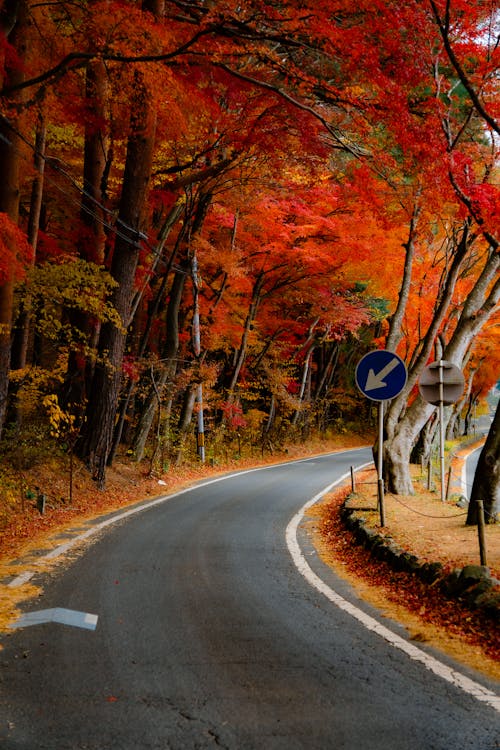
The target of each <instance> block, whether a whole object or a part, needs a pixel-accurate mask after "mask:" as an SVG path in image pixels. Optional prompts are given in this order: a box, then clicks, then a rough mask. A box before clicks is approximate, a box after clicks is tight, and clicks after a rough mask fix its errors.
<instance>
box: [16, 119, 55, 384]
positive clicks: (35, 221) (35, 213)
mask: <svg viewBox="0 0 500 750" xmlns="http://www.w3.org/2000/svg"><path fill="white" fill-rule="evenodd" d="M46 134H47V128H46V125H45V120H44V117H43V115H42V114H41V115H40V117H39V119H38V124H37V129H36V135H35V156H34V160H33V161H34V167H35V172H36V174H35V178H34V180H33V185H32V188H31V200H30V212H29V217H28V242H29V244H30V245H31V247H32V248H33V265H35V262H36V248H37V243H38V231H39V229H40V217H41V214H42V201H43V188H44V172H45V140H46ZM30 324H31V295H30V292H29V289H27V288H25V293H24V294H23V298H22V301H21V303H20V309H19V314H18V316H17V321H16V325H15V330H14V338H13V342H12V355H11V367H12V369H13V370H16V369H21V368H23V367H26V362H27V358H28V343H29V335H30Z"/></svg>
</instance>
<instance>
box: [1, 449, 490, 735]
mask: <svg viewBox="0 0 500 750" xmlns="http://www.w3.org/2000/svg"><path fill="white" fill-rule="evenodd" d="M369 456H370V452H369V451H367V450H358V451H350V452H346V453H342V454H331V455H329V456H322V457H317V458H315V459H310V460H304V461H297V462H291V463H287V464H281V465H278V466H273V467H268V468H265V469H259V470H256V471H249V472H242V473H240V474H237V475H234V476H232V477H227V478H223V479H219V480H215V481H211V482H206V483H203V484H201V485H197V486H196V487H194V488H192V489H190V490H189V491H185V492H182V493H179V494H178V495H175V496H173V497H171V498H169V499H168V500H166V501H165V502H162V503H157V504H155V505H152V506H150V507H149V508H148V509H147V510H143V511H142V512H139V513H137V514H135V515H133V516H131V517H129V518H127V519H126V520H123V521H121V522H120V521H118V522H116V523H114V524H113V525H112V526H111V527H110V528H109V529H107V530H106V533H105V534H104V533H102V534H100V535H99V537H100V538H99V539H98V540H97V541H95V542H94V544H92V545H91V546H90V547H89V548H88V550H87V552H86V553H85V554H84V555H82V556H80V557H79V558H78V559H76V560H75V561H74V562H73V563H72V565H71V566H69V567H67V569H66V570H65V571H64V572H61V573H59V574H58V575H56V576H54V577H53V578H51V579H50V580H45V581H44V586H45V593H44V595H43V597H41V599H39V600H37V601H35V602H31V604H30V609H31V610H33V611H34V610H41V609H49V610H53V609H54V608H67V609H70V610H76V611H78V612H87V613H93V614H96V615H97V616H98V622H97V627H96V629H95V630H91V629H84V628H82V627H72V626H71V625H70V624H61V622H54V621H52V622H48V623H45V624H37V625H34V626H32V627H22V628H19V629H17V630H14V631H13V633H12V634H11V635H9V636H6V637H4V638H3V639H2V641H3V650H2V651H1V652H0V665H1V667H0V680H1V681H0V747H1V748H2V749H3V750H14V749H17V750H21V749H22V750H41V749H42V748H44V749H46V750H149V749H153V748H154V749H155V750H156V749H157V750H191V749H193V750H194V749H195V748H229V749H230V750H246V749H247V748H248V750H278V749H280V750H281V749H282V750H295V749H297V750H298V749H299V748H300V749H302V748H304V749H305V748H307V749H308V750H320V749H323V748H324V749H325V750H339V749H340V748H347V749H348V750H358V748H366V749H367V750H424V749H425V750H466V749H468V748H470V750H493V749H494V748H498V747H499V746H500V713H499V709H500V700H498V699H497V703H496V707H495V696H494V691H495V689H498V685H492V684H491V683H489V684H488V683H487V681H486V680H485V678H482V677H479V676H478V675H475V674H470V673H469V674H468V675H465V676H464V677H463V678H462V676H461V675H462V674H463V669H461V668H460V669H458V667H456V665H455V668H456V669H457V670H458V671H457V672H453V671H452V670H453V665H452V664H450V663H448V665H443V670H444V673H445V674H448V675H452V680H451V681H450V679H445V678H443V677H442V676H441V675H440V674H436V670H434V671H432V669H430V668H429V667H428V665H427V664H426V663H425V660H426V658H429V660H430V662H432V664H435V663H437V662H435V660H434V659H433V658H432V656H431V655H429V654H426V653H425V652H424V651H422V650H421V648H420V645H419V647H418V648H416V646H415V644H408V642H407V640H406V638H405V635H404V632H403V630H402V629H401V628H399V627H398V626H397V625H395V624H391V623H388V621H387V620H383V619H381V618H379V617H378V615H377V614H376V613H374V612H373V611H371V610H370V609H369V608H368V607H367V606H366V605H364V604H363V603H362V602H360V601H359V600H357V598H356V597H355V595H354V594H353V593H352V592H351V591H350V590H349V588H348V587H347V585H346V584H344V583H342V582H341V581H340V580H339V579H338V578H337V577H336V576H335V575H334V574H333V572H332V571H331V570H330V569H329V568H328V567H327V566H325V565H324V564H323V563H322V562H321V561H320V560H318V558H317V556H316V554H315V552H314V549H313V547H312V545H311V542H310V539H309V537H308V534H307V517H306V520H304V519H302V520H301V517H300V516H295V514H296V513H297V511H299V509H300V508H301V507H302V506H303V505H304V503H305V502H306V501H307V500H309V499H310V498H312V497H313V496H315V495H316V494H317V493H319V492H321V491H322V490H323V489H324V488H325V487H327V486H328V485H330V484H331V483H332V482H333V481H334V480H336V479H338V478H339V477H340V476H342V475H344V474H345V473H346V472H348V471H349V467H350V466H351V465H359V464H361V463H363V462H365V461H367V460H369ZM294 516H295V525H297V524H298V542H297V540H296V537H295V531H294V528H295V527H294V525H292V526H290V521H291V519H292V518H293V517H294ZM287 527H288V534H286V528H287ZM287 539H288V544H289V545H290V546H291V548H292V552H293V554H294V556H295V558H293V557H292V555H291V554H290V549H289V547H288V546H287ZM306 561H307V562H306ZM297 565H299V566H301V567H302V572H301V571H300V570H299V569H298V568H297ZM309 566H310V567H309ZM303 573H304V574H306V575H308V577H309V580H306V578H305V577H304V575H303ZM316 577H317V578H316ZM310 581H312V582H313V583H314V584H315V585H311V582H310ZM315 581H316V582H318V581H319V582H320V584H319V585H320V587H321V586H323V587H324V588H325V591H320V590H318V588H316V587H315V586H316V583H315ZM325 592H326V593H327V595H326V596H325ZM328 592H331V593H332V596H331V597H330V598H328ZM334 592H335V593H334ZM336 597H337V600H338V601H335V598H336ZM332 598H333V599H334V601H332V600H331V599H332ZM342 603H345V605H346V606H345V607H344V606H343V604H342ZM339 604H340V605H341V606H338V605H339ZM349 608H351V609H352V612H353V613H354V614H355V616H354V617H353V616H352V614H351V612H349V611H346V610H349ZM58 611H59V610H58ZM356 613H359V616H358V615H357V614H356ZM364 618H366V621H367V622H368V623H370V622H371V623H375V624H376V620H377V619H378V620H380V621H381V622H382V623H383V627H381V629H380V633H378V632H376V627H375V629H374V628H373V627H372V629H367V627H366V626H365V623H364V622H363V619H364ZM373 618H375V619H373ZM387 628H390V630H391V631H393V632H394V633H395V636H394V638H395V639H396V641H397V640H398V639H399V640H400V641H401V643H402V644H403V648H404V647H405V646H406V645H408V647H409V649H410V655H409V654H408V653H405V652H404V650H401V649H400V648H395V647H394V645H393V643H392V642H391V638H390V637H386V634H387V633H388V632H389V631H388V630H386V629H387ZM422 648H423V649H425V646H423V647H422ZM412 649H414V650H415V652H418V654H420V655H421V656H422V657H423V663H422V660H420V661H419V660H418V657H417V658H413V656H412V655H411V654H412V652H411V650H412ZM450 666H451V667H452V670H450V668H449V667H450ZM437 671H438V672H439V669H438V670H437ZM455 675H456V677H457V679H456V684H454V682H453V680H454V679H455ZM461 680H462V682H463V685H465V687H464V686H463V685H462V686H460V685H461ZM475 690H476V691H477V695H475V694H474V691H475ZM485 696H486V697H485Z"/></svg>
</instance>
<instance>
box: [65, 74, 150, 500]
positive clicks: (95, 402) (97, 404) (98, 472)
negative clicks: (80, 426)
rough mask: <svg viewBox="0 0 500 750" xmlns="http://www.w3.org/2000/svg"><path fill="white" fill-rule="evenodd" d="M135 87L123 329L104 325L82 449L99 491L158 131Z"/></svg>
mask: <svg viewBox="0 0 500 750" xmlns="http://www.w3.org/2000/svg"><path fill="white" fill-rule="evenodd" d="M135 83H136V89H135V96H134V98H133V101H132V104H131V110H132V115H131V134H130V136H129V140H128V147H127V157H126V162H125V172H124V177H123V188H122V195H121V200H120V209H119V216H118V222H117V224H118V233H117V237H116V242H115V247H114V251H113V258H112V263H111V274H112V276H113V278H114V279H115V281H116V282H117V286H116V289H115V290H114V292H113V294H112V297H111V301H112V303H113V305H114V307H115V308H116V310H117V312H118V313H119V315H120V319H121V324H122V325H121V327H118V326H116V325H114V324H113V323H109V322H107V323H105V324H104V325H103V326H102V329H101V334H100V338H99V347H98V353H99V358H98V362H97V364H96V368H95V373H94V377H93V380H92V385H91V391H90V397H89V402H88V407H87V420H86V425H85V435H84V439H83V441H82V443H81V446H80V453H81V455H82V456H83V458H85V459H86V460H87V462H88V464H89V466H90V469H91V471H92V476H93V478H94V479H95V481H96V482H97V483H98V486H99V487H101V488H102V487H104V484H105V471H106V464H107V461H108V458H109V456H110V452H111V448H112V440H113V430H114V425H115V417H116V412H117V408H118V398H119V392H120V385H121V379H122V363H123V355H124V352H125V341H126V335H127V329H128V326H129V325H130V322H131V320H130V315H131V309H132V299H133V294H134V284H135V272H136V269H137V263H138V259H139V249H140V237H141V230H142V229H143V226H144V214H145V208H146V198H147V194H148V188H149V182H150V177H151V165H152V158H153V150H154V140H155V130H156V117H155V109H154V105H152V103H151V100H150V95H149V92H148V90H147V88H146V86H145V85H144V82H143V81H142V79H141V77H140V74H139V73H138V74H137V75H136V81H135Z"/></svg>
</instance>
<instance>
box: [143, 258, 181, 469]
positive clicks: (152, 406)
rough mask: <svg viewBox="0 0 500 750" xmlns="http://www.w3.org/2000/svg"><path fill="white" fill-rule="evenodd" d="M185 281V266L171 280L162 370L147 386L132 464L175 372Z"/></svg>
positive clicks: (144, 440) (145, 438)
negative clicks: (148, 386) (149, 386)
mask: <svg viewBox="0 0 500 750" xmlns="http://www.w3.org/2000/svg"><path fill="white" fill-rule="evenodd" d="M186 278H187V266H185V267H184V268H181V270H180V271H178V272H177V273H176V274H175V276H174V280H173V282H172V287H171V289H170V295H169V300H168V307H167V319H166V323H167V325H166V338H165V346H164V349H163V352H162V360H163V363H162V369H161V372H160V375H159V376H158V378H157V379H156V383H155V384H154V385H152V386H151V388H150V391H149V394H148V397H147V399H146V403H145V405H144V408H143V409H142V411H141V415H140V419H139V424H138V426H137V431H136V435H135V439H134V444H133V452H134V456H135V460H136V461H140V460H141V459H142V457H143V455H144V450H145V447H146V441H147V439H148V435H149V432H150V430H151V426H152V424H153V420H154V418H155V414H156V412H157V410H158V399H159V398H161V396H162V395H163V391H164V390H165V386H166V385H167V383H169V382H171V381H172V379H173V377H174V374H175V371H176V369H177V353H178V351H179V311H180V306H181V300H182V295H183V292H184V286H185V283H186Z"/></svg>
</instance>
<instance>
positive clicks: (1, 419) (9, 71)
mask: <svg viewBox="0 0 500 750" xmlns="http://www.w3.org/2000/svg"><path fill="white" fill-rule="evenodd" d="M0 24H1V27H2V28H1V29H0V30H1V32H3V34H4V35H5V37H6V39H7V41H8V42H9V44H11V45H12V47H13V48H14V49H15V51H16V53H17V55H18V58H19V60H18V61H17V62H14V64H12V65H10V64H9V62H8V61H6V64H5V71H6V76H7V77H8V79H9V83H10V84H17V83H22V81H23V80H24V66H23V60H24V58H25V54H26V45H27V30H28V24H29V10H28V6H27V3H26V2H25V1H24V0H18V2H12V3H10V4H9V5H8V7H7V8H3V9H2V13H1V15H0ZM22 98H23V97H22V95H21V94H17V95H14V97H13V100H14V102H13V103H15V104H17V103H20V102H21V101H22ZM11 125H12V127H10V126H9V123H8V122H7V120H6V119H4V118H3V117H1V118H0V164H1V165H2V179H1V180H0V212H2V213H5V214H7V216H8V217H9V218H10V219H11V221H12V222H14V223H15V224H17V223H18V219H19V193H20V184H19V179H20V164H21V153H22V140H21V137H20V135H18V131H19V129H20V127H21V123H20V118H18V119H17V120H16V121H14V122H13V121H12V120H11ZM13 303H14V279H13V278H12V276H10V278H7V280H6V281H5V282H4V283H3V284H2V285H0V437H1V435H2V432H3V428H4V425H5V417H6V412H7V399H8V392H9V373H10V365H11V344H12V313H13Z"/></svg>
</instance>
